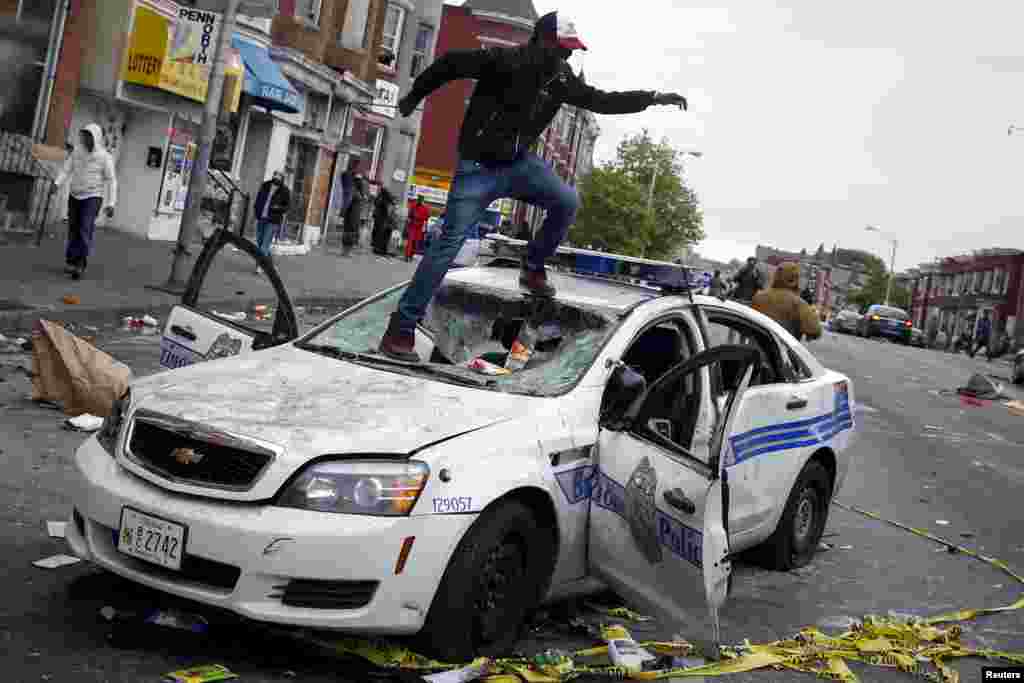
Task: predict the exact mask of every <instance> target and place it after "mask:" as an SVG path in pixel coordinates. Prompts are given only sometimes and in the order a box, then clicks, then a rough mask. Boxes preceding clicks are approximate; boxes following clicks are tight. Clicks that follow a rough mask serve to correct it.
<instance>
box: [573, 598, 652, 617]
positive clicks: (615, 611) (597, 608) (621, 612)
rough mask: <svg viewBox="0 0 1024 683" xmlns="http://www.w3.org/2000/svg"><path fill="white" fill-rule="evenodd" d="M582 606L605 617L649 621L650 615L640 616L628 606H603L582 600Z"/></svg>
mask: <svg viewBox="0 0 1024 683" xmlns="http://www.w3.org/2000/svg"><path fill="white" fill-rule="evenodd" d="M583 604H584V606H586V608H587V609H589V610H592V611H594V612H597V613H598V614H603V615H605V616H606V617H614V618H616V619H625V620H626V621H638V622H639V621H650V620H651V617H645V616H642V615H640V614H638V613H636V612H634V611H633V610H631V609H629V608H628V607H605V606H603V605H598V604H597V603H594V602H584V603H583Z"/></svg>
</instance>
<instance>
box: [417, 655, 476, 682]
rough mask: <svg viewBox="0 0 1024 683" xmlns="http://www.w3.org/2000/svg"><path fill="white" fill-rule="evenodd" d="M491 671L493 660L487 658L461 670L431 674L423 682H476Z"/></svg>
mask: <svg viewBox="0 0 1024 683" xmlns="http://www.w3.org/2000/svg"><path fill="white" fill-rule="evenodd" d="M490 670H491V660H489V659H487V658H486V657H480V658H478V659H474V660H473V663H472V664H470V665H469V666H464V667H462V668H461V669H452V670H450V671H442V672H440V673H436V674H430V675H427V676H424V677H423V680H425V681H427V682H428V683H467V681H475V680H476V679H478V678H480V677H481V676H483V675H485V674H487V673H489V672H490Z"/></svg>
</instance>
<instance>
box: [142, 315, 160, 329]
mask: <svg viewBox="0 0 1024 683" xmlns="http://www.w3.org/2000/svg"><path fill="white" fill-rule="evenodd" d="M142 324H143V325H145V326H146V327H156V326H157V325H159V324H160V323H159V322H158V321H157V319H156V318H154V317H153V316H151V315H144V316H142Z"/></svg>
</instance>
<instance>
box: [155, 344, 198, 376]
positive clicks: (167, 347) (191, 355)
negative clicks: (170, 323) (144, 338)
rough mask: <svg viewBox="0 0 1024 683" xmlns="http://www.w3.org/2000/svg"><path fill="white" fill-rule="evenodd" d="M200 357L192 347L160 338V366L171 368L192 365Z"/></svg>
mask: <svg viewBox="0 0 1024 683" xmlns="http://www.w3.org/2000/svg"><path fill="white" fill-rule="evenodd" d="M201 359H202V356H200V355H199V354H198V353H196V352H195V351H193V350H192V349H188V348H185V347H184V346H182V345H181V344H176V343H175V342H173V341H171V340H170V339H167V338H166V337H164V338H162V339H160V365H161V367H165V368H170V369H172V370H173V369H175V368H183V367H185V366H186V365H192V364H193V363H197V362H198V361H200V360H201Z"/></svg>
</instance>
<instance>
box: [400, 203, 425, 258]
mask: <svg viewBox="0 0 1024 683" xmlns="http://www.w3.org/2000/svg"><path fill="white" fill-rule="evenodd" d="M428 220H430V209H429V208H427V205H426V204H424V203H423V195H420V196H418V197H416V201H415V203H414V202H410V203H409V221H408V223H407V227H406V231H407V232H408V235H407V236H406V239H405V260H406V261H412V257H413V256H414V255H415V254H416V252H417V250H418V249H419V246H420V243H421V242H423V228H424V226H426V224H427V221H428Z"/></svg>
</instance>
